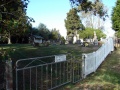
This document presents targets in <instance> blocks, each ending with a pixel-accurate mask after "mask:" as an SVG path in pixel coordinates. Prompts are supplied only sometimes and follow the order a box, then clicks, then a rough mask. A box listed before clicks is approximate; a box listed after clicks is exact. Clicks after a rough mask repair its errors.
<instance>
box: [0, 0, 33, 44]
mask: <svg viewBox="0 0 120 90" xmlns="http://www.w3.org/2000/svg"><path fill="white" fill-rule="evenodd" d="M28 3H29V1H28V0H2V1H0V26H1V27H0V34H2V35H4V37H5V38H7V39H8V43H9V44H10V43H11V36H12V35H14V34H21V33H23V31H24V32H25V30H27V27H28V26H29V24H30V23H29V21H33V19H31V18H29V17H28V16H26V10H27V5H28Z"/></svg>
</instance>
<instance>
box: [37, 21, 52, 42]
mask: <svg viewBox="0 0 120 90" xmlns="http://www.w3.org/2000/svg"><path fill="white" fill-rule="evenodd" d="M37 29H38V34H37V35H40V36H42V37H43V38H44V39H45V40H48V39H49V36H50V31H49V29H48V28H47V27H46V25H45V24H43V23H40V24H39V25H38V28H37Z"/></svg>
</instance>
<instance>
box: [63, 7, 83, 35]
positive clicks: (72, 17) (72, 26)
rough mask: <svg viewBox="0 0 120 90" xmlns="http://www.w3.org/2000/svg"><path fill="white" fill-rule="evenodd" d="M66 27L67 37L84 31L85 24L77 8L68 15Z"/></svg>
mask: <svg viewBox="0 0 120 90" xmlns="http://www.w3.org/2000/svg"><path fill="white" fill-rule="evenodd" d="M65 27H66V29H67V35H69V34H75V31H77V30H80V29H83V24H82V22H81V20H80V18H79V16H78V14H77V10H76V9H75V8H73V9H71V10H70V11H69V12H68V13H67V17H66V19H65Z"/></svg>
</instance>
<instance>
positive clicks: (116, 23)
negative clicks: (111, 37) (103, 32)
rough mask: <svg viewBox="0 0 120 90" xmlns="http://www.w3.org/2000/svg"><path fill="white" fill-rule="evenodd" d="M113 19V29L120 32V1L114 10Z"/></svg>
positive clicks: (119, 0)
mask: <svg viewBox="0 0 120 90" xmlns="http://www.w3.org/2000/svg"><path fill="white" fill-rule="evenodd" d="M111 19H112V28H113V29H114V30H115V31H118V32H120V0H117V2H116V6H115V7H114V8H113V12H112V18H111Z"/></svg>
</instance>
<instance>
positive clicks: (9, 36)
mask: <svg viewBox="0 0 120 90" xmlns="http://www.w3.org/2000/svg"><path fill="white" fill-rule="evenodd" d="M8 44H11V35H10V32H9V34H8Z"/></svg>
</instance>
